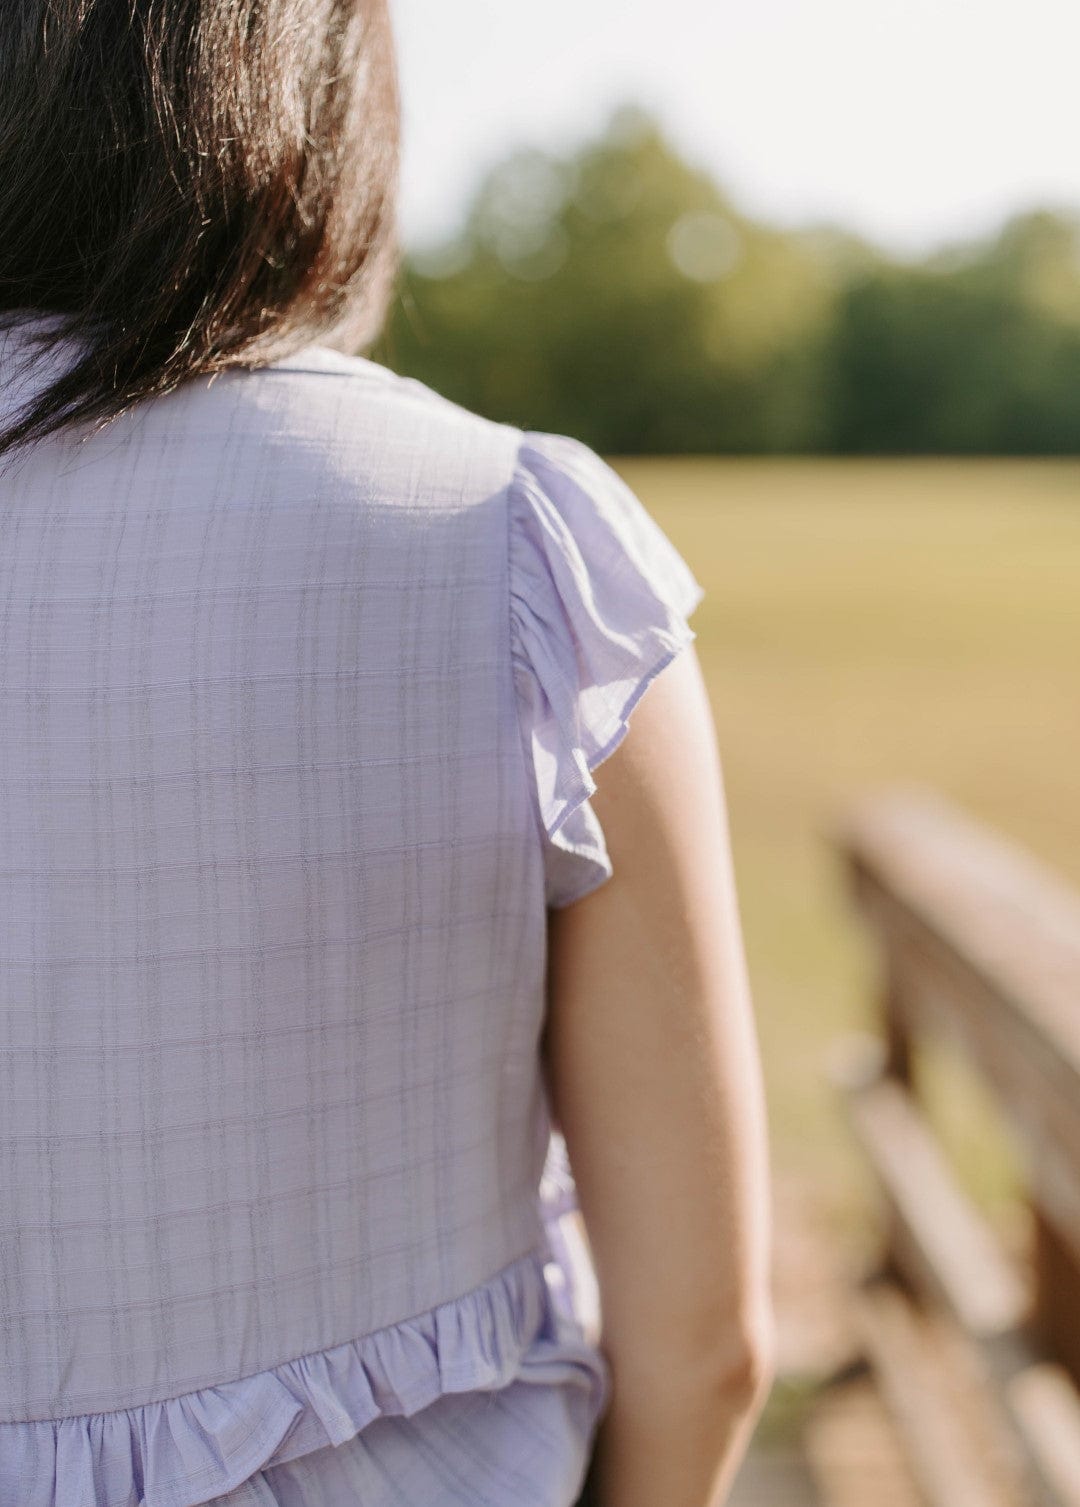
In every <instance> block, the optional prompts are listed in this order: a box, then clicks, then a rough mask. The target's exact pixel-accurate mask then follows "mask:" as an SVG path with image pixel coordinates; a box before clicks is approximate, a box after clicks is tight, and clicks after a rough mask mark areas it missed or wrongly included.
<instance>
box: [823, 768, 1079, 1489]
mask: <svg viewBox="0 0 1080 1507" xmlns="http://www.w3.org/2000/svg"><path fill="white" fill-rule="evenodd" d="M831 835H832V837H833V840H834V842H835V844H836V847H837V850H838V852H839V854H840V857H841V861H842V863H843V866H844V873H845V876H846V880H847V882H848V884H849V886H850V893H851V897H852V899H853V901H854V903H855V905H856V907H857V909H858V913H859V915H860V917H861V919H862V921H863V922H864V923H865V924H866V926H867V927H868V928H869V929H870V934H871V936H872V938H873V941H874V944H875V951H874V955H875V957H876V958H877V960H878V979H879V993H880V998H879V1005H880V1033H879V1034H878V1035H876V1036H872V1037H867V1036H853V1037H850V1038H845V1040H844V1042H843V1043H842V1044H840V1048H839V1050H838V1051H837V1053H836V1055H835V1057H834V1059H833V1064H834V1065H833V1068H832V1071H833V1074H834V1078H835V1083H836V1086H837V1088H838V1089H839V1091H840V1092H841V1093H842V1095H843V1100H844V1103H845V1106H846V1110H847V1114H848V1122H849V1124H850V1126H851V1128H852V1130H853V1132H854V1134H855V1136H856V1138H857V1140H858V1142H859V1144H860V1146H861V1147H862V1149H863V1151H864V1152H865V1154H866V1156H867V1157H868V1159H869V1163H870V1165H871V1167H872V1168H873V1171H874V1173H875V1177H876V1184H877V1186H878V1187H879V1189H880V1192H881V1194H882V1212H883V1218H882V1229H881V1237H880V1261H879V1262H878V1263H876V1264H875V1265H874V1266H873V1268H872V1270H870V1271H868V1272H867V1273H866V1275H865V1277H864V1278H863V1280H862V1281H860V1282H858V1283H857V1284H856V1289H855V1290H854V1291H853V1292H852V1295H851V1297H852V1312H853V1315H854V1318H855V1323H856V1330H857V1335H858V1339H859V1344H860V1346H861V1348H862V1352H863V1355H864V1357H865V1360H866V1361H867V1362H868V1363H869V1365H870V1367H871V1369H872V1373H873V1375H874V1376H875V1378H876V1381H877V1384H878V1391H879V1393H880V1394H881V1395H882V1397H883V1398H884V1401H885V1403H886V1405H887V1406H888V1408H889V1412H890V1414H891V1416H892V1418H893V1422H894V1424H895V1428H896V1432H897V1433H898V1435H899V1436H900V1438H901V1439H902V1442H903V1446H904V1453H905V1457H906V1459H907V1461H908V1464H909V1466H910V1469H911V1473H912V1476H913V1478H914V1480H915V1481H916V1483H917V1485H918V1487H919V1490H920V1493H921V1495H922V1496H923V1497H924V1499H925V1501H926V1502H927V1503H928V1504H932V1507H1019V1504H1024V1507H1032V1504H1038V1507H1064V1504H1068V1507H1080V895H1078V894H1077V893H1075V892H1074V891H1073V890H1072V889H1071V888H1070V887H1068V886H1067V885H1066V884H1064V883H1063V882H1062V881H1061V880H1059V879H1058V878H1056V877H1055V876H1054V875H1053V874H1052V873H1051V872H1049V871H1048V870H1047V869H1045V868H1044V867H1043V866H1042V865H1041V864H1040V863H1039V862H1037V861H1036V860H1035V859H1034V858H1032V857H1031V856H1030V855H1029V854H1027V853H1026V852H1024V851H1023V850H1022V849H1020V848H1018V847H1017V846H1015V845H1014V844H1012V843H1010V842H1007V841H1005V840H1004V839H1003V838H1001V837H1000V836H998V835H996V834H994V833H992V832H990V831H988V830H987V829H986V828H984V827H982V826H981V825H979V824H977V823H976V822H974V821H972V820H971V819H970V818H969V817H967V816H965V815H964V814H963V813H962V812H960V811H958V810H957V809H956V808H955V807H954V806H952V805H951V804H950V803H949V802H947V801H946V800H945V799H944V798H943V797H941V796H939V795H936V794H934V793H933V792H931V791H926V790H923V789H919V788H911V787H904V788H897V789H892V790H888V791H884V792H881V793H880V794H877V795H874V796H871V797H866V798H864V799H862V800H861V801H860V802H858V803H857V804H855V805H853V806H852V807H850V808H848V809H847V810H845V811H844V813H843V814H842V816H841V818H840V819H839V820H838V821H837V822H836V823H835V824H834V826H833V829H832V834H831ZM933 1039H942V1040H944V1041H947V1042H949V1043H951V1044H952V1045H953V1046H954V1047H956V1048H959V1050H960V1052H961V1053H962V1054H963V1057H964V1058H965V1059H966V1062H967V1063H968V1064H969V1065H970V1066H971V1067H972V1068H973V1069H974V1070H975V1072H976V1073H977V1075H978V1078H979V1080H980V1081H981V1083H982V1084H983V1085H984V1086H985V1088H986V1089H987V1090H988V1092H989V1096H990V1099H991V1102H992V1103H993V1104H994V1105H995V1107H997V1108H999V1109H1000V1113H1001V1117H1002V1123H1003V1126H1004V1127H1005V1128H1006V1131H1007V1134H1008V1137H1009V1139H1010V1140H1011V1141H1012V1143H1013V1144H1014V1145H1015V1147H1016V1151H1017V1156H1018V1161H1019V1165H1020V1166H1021V1168H1022V1178H1023V1192H1024V1197H1025V1199H1026V1200H1027V1202H1028V1204H1029V1207H1030V1214H1031V1219H1030V1228H1031V1231H1032V1237H1031V1242H1030V1250H1028V1251H1025V1252H1020V1253H1019V1255H1018V1253H1017V1252H1016V1250H1015V1249H1014V1248H1012V1247H1011V1246H1008V1245H1006V1243H1005V1242H1004V1241H1003V1240H1002V1239H1001V1238H1000V1235H999V1233H998V1230H997V1228H996V1226H995V1225H993V1224H992V1223H991V1222H990V1221H989V1220H988V1219H987V1217H986V1215H985V1214H984V1213H983V1212H982V1210H981V1208H980V1207H978V1206H977V1205H976V1203H975V1202H974V1201H973V1200H972V1199H971V1197H970V1196H969V1195H968V1194H967V1193H966V1192H965V1191H964V1189H963V1187H962V1186H961V1181H960V1179H959V1177H958V1176H957V1173H956V1171H955V1170H954V1167H953V1165H952V1162H951V1161H950V1159H949V1157H948V1155H947V1154H946V1152H945V1150H944V1148H943V1144H942V1139H941V1137H939V1136H938V1135H937V1134H935V1131H934V1129H933V1127H932V1126H931V1123H930V1118H929V1115H928V1113H927V1111H926V1108H925V1105H924V1101H923V1098H922V1096H921V1094H920V1087H921V1085H920V1082H919V1078H920V1073H919V1071H918V1064H919V1060H920V1053H919V1048H920V1046H921V1044H922V1043H923V1041H926V1042H928V1043H929V1042H930V1041H931V1040H933ZM867 1500H868V1501H872V1500H873V1486H872V1483H869V1482H868V1483H867Z"/></svg>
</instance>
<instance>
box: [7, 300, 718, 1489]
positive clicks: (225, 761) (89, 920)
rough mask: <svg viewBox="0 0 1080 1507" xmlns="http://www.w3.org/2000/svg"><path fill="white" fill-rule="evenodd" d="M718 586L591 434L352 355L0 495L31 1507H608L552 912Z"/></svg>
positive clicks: (153, 427)
mask: <svg viewBox="0 0 1080 1507" xmlns="http://www.w3.org/2000/svg"><path fill="white" fill-rule="evenodd" d="M32 328H33V324H32V322H31V323H30V324H28V325H27V326H26V327H25V329H23V330H14V331H11V332H10V333H8V334H7V335H6V336H2V337H0V405H3V411H10V410H12V409H13V408H15V407H17V406H18V403H19V402H20V401H22V400H23V399H24V398H25V397H26V395H27V394H28V393H29V392H30V391H32V390H33V385H34V383H35V382H36V381H39V380H42V378H43V375H44V373H45V371H46V368H44V367H42V368H40V369H34V370H31V369H30V368H28V367H27V368H24V367H23V365H22V360H23V357H24V355H25V354H26V351H27V349H28V348H29V342H28V340H27V339H26V335H27V333H28V332H29V331H31V330H32ZM701 595H702V591H701V588H700V586H699V585H698V583H697V582H696V581H695V580H694V578H693V576H692V575H691V573H690V571H689V569H688V567H687V566H686V564H685V562H684V561H683V560H682V559H681V557H680V556H679V555H678V554H677V552H676V551H675V549H674V547H673V546H672V545H671V543H670V541H669V540H668V539H667V538H666V536H665V535H664V534H663V533H661V531H660V530H659V528H658V527H657V525H656V524H655V523H654V522H653V520H652V519H651V517H650V516H649V515H648V514H647V513H646V511H645V509H644V507H643V506H642V505H641V503H640V502H638V500H637V499H636V498H635V497H634V496H633V494H631V493H630V492H629V491H628V490H627V489H626V488H625V486H624V485H623V483H622V482H621V481H620V480H619V479H618V477H617V476H616V475H615V473H614V472H612V471H611V470H610V469H609V468H608V467H607V466H606V465H605V464H604V463H603V462H602V461H600V460H599V458H598V457H596V456H595V455H594V454H593V452H591V451H589V450H587V449H586V448H585V447H584V446H581V445H579V444H577V442H575V441H573V440H570V439H566V438H564V437H560V436H551V435H536V434H527V433H522V432H521V431H520V430H518V429H515V428H513V427H511V426H508V425H500V424H495V423H492V422H490V421H487V420H485V419H481V418H479V417H478V416H476V415H473V414H471V413H468V412H466V411H465V410H463V409H461V408H459V407H457V406H455V405H454V404H452V403H450V402H448V401H446V400H445V399H443V398H441V397H440V396H438V395H437V394H435V393H433V392H432V391H431V390H430V389H428V388H426V387H424V386H422V385H421V384H419V383H417V382H414V381H410V380H406V379H403V378H400V377H397V376H395V375H393V374H391V373H389V372H388V371H386V370H385V369H383V368H382V367H380V366H377V365H375V364H374V363H371V362H369V361H367V360H365V359H363V358H360V357H346V356H343V355H339V354H337V353H335V352H333V351H330V350H328V349H324V348H321V347H317V346H316V347H311V348H310V349H308V350H307V351H305V352H302V353H301V354H300V355H299V356H294V357H292V358H289V359H287V360H285V361H282V362H278V363H277V364H276V365H274V366H272V367H269V368H264V369H262V370H260V371H239V370H238V371H232V372H228V373H225V374H223V375H221V376H219V377H217V378H216V379H214V380H213V381H212V382H207V381H199V382H192V383H189V384H187V385H185V386H184V387H183V388H181V389H179V390H177V391H176V392H173V393H170V394H168V395H165V396H162V397H159V398H156V399H153V400H150V401H149V402H147V403H145V404H142V405H140V406H139V407H138V408H137V409H135V410H133V411H131V412H130V413H128V414H126V415H123V416H122V417H121V418H120V419H118V420H116V421H115V423H114V424H112V425H111V426H109V427H107V428H106V429H105V430H103V431H102V432H100V433H98V434H92V435H89V436H88V437H85V438H84V437H83V436H82V435H80V434H77V433H74V432H70V433H67V434H64V435H61V436H56V437H53V438H51V439H49V440H48V441H46V442H44V443H42V444H41V445H39V446H37V447H34V448H33V449H32V450H29V451H27V452H26V454H25V455H24V456H22V457H20V458H19V459H18V461H17V463H16V464H15V465H14V467H13V468H11V469H10V470H8V471H5V472H4V473H3V475H2V476H0V1507H16V1504H17V1507H141V1504H145V1507H193V1504H196V1503H200V1502H208V1501H211V1500H221V1501H226V1500H227V1501H228V1503H229V1507H249V1504H250V1507H255V1504H260V1507H262V1504H265V1503H269V1502H282V1503H289V1504H296V1507H299V1504H301V1503H303V1504H305V1507H310V1504H315V1503H318V1504H321V1507H344V1504H345V1503H346V1502H348V1503H363V1507H390V1504H395V1507H401V1504H406V1503H407V1504H413V1507H444V1504H445V1507H449V1504H451V1503H462V1504H464V1503H468V1504H469V1507H484V1504H489V1507H514V1504H518V1507H526V1504H527V1507H532V1504H535V1507H567V1504H569V1503H570V1502H572V1501H573V1500H574V1498H575V1496H576V1495H577V1492H578V1491H579V1490H580V1488H581V1484H582V1480H583V1476H584V1471H585V1465H586V1460H587V1454H588V1449H589V1445H590V1441H591V1438H592V1431H593V1429H594V1427H595V1424H596V1422H597V1420H598V1418H599V1417H600V1415H601V1413H602V1410H603V1408H604V1406H605V1404H606V1400H607V1397H608V1389H609V1382H610V1378H609V1376H608V1373H607V1368H606V1363H605V1361H604V1358H603V1355H602V1353H601V1352H600V1350H599V1349H598V1348H597V1346H596V1344H595V1343H594V1342H593V1340H592V1338H591V1337H590V1336H588V1335H587V1334H586V1332H585V1330H584V1328H583V1325H582V1323H581V1322H580V1318H579V1315H578V1314H577V1312H576V1311H575V1307H574V1302H573V1291H574V1284H573V1278H572V1273H571V1272H569V1271H568V1270H567V1263H566V1262H565V1260H564V1259H563V1253H562V1248H561V1247H560V1244H559V1242H558V1240H557V1238H556V1222H557V1218H558V1214H559V1213H560V1212H561V1210H562V1209H563V1208H564V1207H566V1203H565V1180H564V1182H563V1184H562V1187H563V1193H562V1194H561V1195H560V1197H561V1198H562V1199H563V1201H562V1202H561V1203H559V1205H558V1207H557V1208H556V1207H549V1206H548V1204H547V1202H546V1200H545V1197H544V1196H542V1193H541V1184H542V1179H543V1177H544V1170H545V1166H546V1165H550V1158H551V1152H552V1146H553V1144H554V1143H553V1141H552V1126H551V1121H550V1118H549V1114H548V1108H547V1105H546V1102H545V1098H544V1092H543V1085H542V1080H541V1075H540V1065H539V1059H538V1052H537V1047H538V1040H539V1034H540V1031H541V1029H542V1025H543V1008H544V970H545V937H546V912H545V907H546V906H548V905H551V906H557V905H564V904H568V903H570V901H571V900H573V899H576V898H578V897H579V896H581V895H583V894H586V893H588V892H589V891H590V890H591V889H593V888H595V887H596V886H597V885H598V884H601V883H603V882H604V880H605V879H606V878H607V877H608V876H609V875H610V874H611V872H612V870H611V864H610V860H609V858H608V855H607V851H606V848H605V846H604V841H603V833H602V831H601V830H600V828H599V825H598V823H597V821H596V818H595V815H594V814H593V812H592V809H591V807H590V805H589V802H588V796H589V795H590V794H591V793H592V791H593V790H595V788H596V787H595V782H594V781H593V777H592V771H593V769H595V767H596V765H597V764H598V763H599V762H600V761H601V760H602V759H603V758H604V757H606V756H607V754H608V753H610V752H611V750H612V749H613V748H614V747H615V746H616V744H617V743H618V741H619V739H620V738H621V736H622V735H623V733H624V732H625V730H626V725H627V724H626V718H627V716H628V715H629V712H630V709H631V708H632V706H633V704H634V702H635V701H636V699H637V697H638V696H639V695H640V694H641V693H642V691H643V690H644V688H645V686H646V685H647V684H648V682H649V680H650V679H651V678H652V677H653V676H654V675H655V674H657V673H658V672H659V671H660V669H662V668H663V666H664V665H665V664H666V663H668V662H669V660H670V659H671V658H672V657H673V656H674V655H675V654H676V653H677V652H678V651H679V649H680V648H681V647H683V645H685V644H686V643H688V642H689V641H690V640H691V639H692V638H693V636H694V634H693V631H692V630H691V629H690V628H689V626H688V624H687V622H686V615H687V614H688V613H689V612H690V611H691V610H692V609H693V607H694V606H696V604H697V602H698V600H700V597H701ZM549 1183H550V1177H549Z"/></svg>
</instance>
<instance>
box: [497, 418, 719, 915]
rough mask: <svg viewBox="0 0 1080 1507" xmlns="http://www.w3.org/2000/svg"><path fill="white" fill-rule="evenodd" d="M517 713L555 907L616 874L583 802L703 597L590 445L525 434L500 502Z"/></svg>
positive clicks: (688, 634)
mask: <svg viewBox="0 0 1080 1507" xmlns="http://www.w3.org/2000/svg"><path fill="white" fill-rule="evenodd" d="M508 505H509V574H510V647H511V657H512V662H513V673H514V685H515V693H516V709H517V716H518V722H519V727H520V733H521V739H522V746H523V750H524V754H525V766H526V772H527V775H528V777H529V780H530V783H531V787H532V795H533V800H534V807H535V812H536V816H537V819H538V825H539V832H540V840H541V843H542V846H543V855H544V882H545V896H546V901H547V904H548V906H549V907H551V908H555V909H558V908H560V907H562V906H566V905H569V904H570V903H571V902H572V901H575V900H579V899H581V898H582V897H583V896H584V895H587V894H589V893H590V892H591V891H592V890H594V889H597V888H598V887H599V886H600V885H601V884H602V883H603V882H604V881H605V880H606V879H609V878H610V877H611V876H612V873H613V869H612V864H611V859H610V857H609V856H608V850H607V844H606V842H605V839H604V833H603V830H602V828H601V826H600V822H599V820H598V818H597V816H596V813H595V811H594V810H593V808H592V806H591V804H590V801H589V797H590V796H591V795H593V794H594V792H595V791H596V788H597V787H596V781H595V780H594V779H593V771H594V770H595V769H596V767H597V766H598V765H599V764H601V763H602V762H603V760H604V759H606V758H607V757H608V756H609V755H610V754H612V753H613V752H614V751H615V749H616V748H617V747H618V746H619V744H620V743H621V742H622V739H623V738H624V737H625V735H626V733H627V731H628V729H629V720H628V719H629V717H630V713H631V712H632V711H633V709H634V707H635V705H636V704H637V702H638V700H639V699H640V698H641V696H642V695H643V693H644V691H645V689H646V688H647V686H648V685H649V683H650V682H651V681H652V680H653V679H654V678H655V677H656V676H657V675H658V674H659V673H660V671H661V670H662V669H664V667H665V666H666V665H668V664H670V662H671V661H672V660H673V659H674V658H675V656H676V655H677V654H678V653H679V651H680V650H681V649H683V648H685V647H686V645H687V644H689V643H690V642H691V641H692V640H693V639H694V638H696V636H697V635H696V633H695V632H694V630H693V629H692V628H691V627H690V625H689V623H688V622H687V619H688V617H689V616H690V614H691V613H692V612H693V611H694V609H695V607H697V606H698V604H699V603H700V601H701V600H702V598H703V597H704V595H705V593H704V589H703V588H702V586H701V585H700V584H699V582H698V581H697V580H696V578H695V577H694V575H693V574H692V572H691V570H690V567H689V566H688V565H687V563H686V561H685V560H684V559H683V557H682V556H681V555H680V554H679V552H678V550H677V549H676V548H675V546H674V545H673V544H672V542H671V540H670V539H669V538H668V536H667V535H666V534H665V533H664V531H663V530H662V529H661V528H660V526H659V524H658V523H657V522H656V520H655V519H654V518H653V517H652V515H651V514H650V513H649V512H648V511H647V509H646V508H645V505H644V504H643V503H642V502H641V501H640V499H639V498H638V497H637V496H636V494H635V493H634V492H633V491H631V489H630V488H629V487H628V486H627V484H626V483H625V482H624V481H623V480H622V478H621V477H620V476H619V475H618V474H617V473H616V472H615V471H614V470H613V469H612V468H611V467H610V466H609V465H608V464H607V463H606V462H605V461H603V460H601V458H600V457H599V456H598V455H597V454H596V453H595V452H594V451H593V450H590V449H589V448H588V446H586V445H584V444H582V443H581V442H580V441H578V440H574V439H570V438H568V437H566V436H563V435H553V434H539V433H533V432H525V433H524V434H523V437H522V442H521V445H520V447H519V450H518V454H517V462H516V466H515V471H514V476H513V480H512V483H511V486H510V489H509V493H508Z"/></svg>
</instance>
